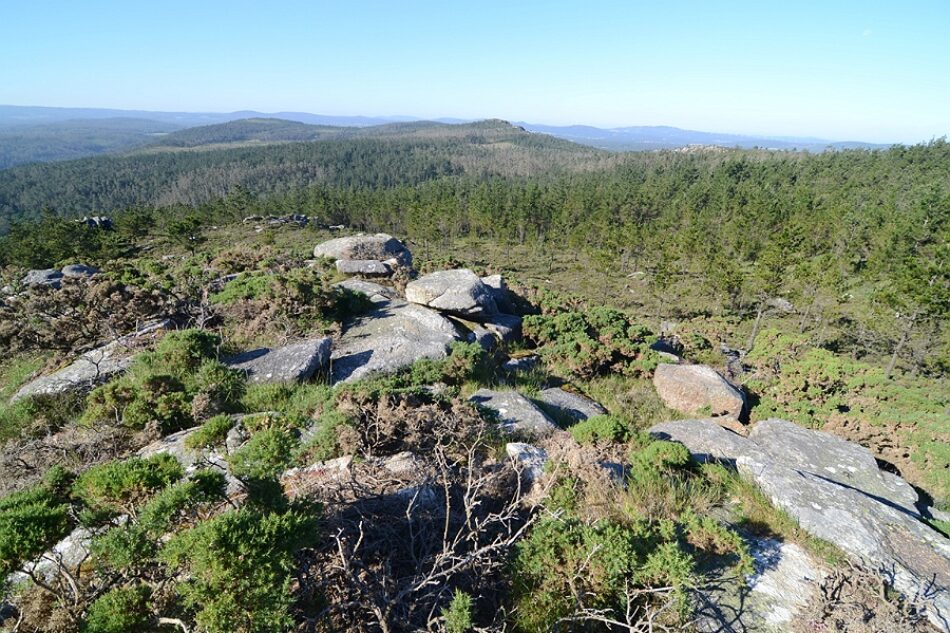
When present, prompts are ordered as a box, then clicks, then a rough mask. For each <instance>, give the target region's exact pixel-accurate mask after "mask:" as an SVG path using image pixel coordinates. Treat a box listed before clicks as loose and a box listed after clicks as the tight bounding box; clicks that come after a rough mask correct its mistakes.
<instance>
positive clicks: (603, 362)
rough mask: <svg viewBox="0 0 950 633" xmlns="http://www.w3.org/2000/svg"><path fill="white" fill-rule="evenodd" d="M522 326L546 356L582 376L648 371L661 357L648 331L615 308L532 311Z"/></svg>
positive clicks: (555, 364) (526, 335)
mask: <svg viewBox="0 0 950 633" xmlns="http://www.w3.org/2000/svg"><path fill="white" fill-rule="evenodd" d="M522 328H523V331H524V336H525V338H526V339H527V340H528V341H529V342H531V343H533V344H534V345H536V346H537V352H538V354H539V355H540V356H541V358H542V359H544V360H545V361H546V362H548V363H550V364H552V365H554V366H555V367H558V368H562V369H563V370H565V371H567V372H570V373H573V374H575V375H577V376H580V377H582V378H591V377H593V376H596V375H598V374H604V373H611V372H612V373H620V374H625V375H649V374H651V373H652V372H653V370H654V369H655V368H656V365H657V362H658V361H659V357H658V356H657V355H656V353H655V352H654V351H653V350H651V349H650V342H651V341H652V338H653V337H652V336H651V334H650V331H649V330H647V329H646V328H644V327H642V326H639V325H637V324H635V323H634V322H633V321H632V319H631V317H630V316H629V315H628V314H626V313H625V312H621V311H619V310H614V309H612V308H605V307H596V308H590V309H588V310H585V311H583V312H559V313H555V314H551V315H530V316H526V317H525V318H524V322H523V325H522Z"/></svg>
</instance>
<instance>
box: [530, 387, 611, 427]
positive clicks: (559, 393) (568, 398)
mask: <svg viewBox="0 0 950 633" xmlns="http://www.w3.org/2000/svg"><path fill="white" fill-rule="evenodd" d="M537 399H538V400H540V401H541V402H543V403H544V404H546V405H548V406H549V407H551V409H553V410H555V411H557V413H558V415H562V416H564V417H566V418H570V419H571V420H574V421H576V422H579V421H581V420H586V419H587V418H590V417H593V416H595V415H604V414H605V413H607V410H606V409H604V408H603V407H602V406H600V405H599V404H597V403H596V402H594V401H593V400H591V399H590V398H587V397H585V396H582V395H580V394H578V393H573V392H571V391H565V390H564V389H561V388H559V387H552V388H550V389H544V390H542V391H540V392H538V397H537Z"/></svg>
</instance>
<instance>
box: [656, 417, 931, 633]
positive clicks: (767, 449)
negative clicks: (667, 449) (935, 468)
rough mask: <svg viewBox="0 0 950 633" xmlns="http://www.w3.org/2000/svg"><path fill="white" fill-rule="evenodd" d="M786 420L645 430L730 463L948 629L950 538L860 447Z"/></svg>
mask: <svg viewBox="0 0 950 633" xmlns="http://www.w3.org/2000/svg"><path fill="white" fill-rule="evenodd" d="M760 426H761V427H762V428H761V429H759V427H760ZM792 426H794V425H793V424H792V423H791V422H785V421H782V420H767V421H765V422H760V423H759V424H758V425H757V426H756V428H754V429H753V430H752V432H751V433H750V436H749V437H748V438H744V437H741V436H739V435H737V434H735V433H732V432H730V431H727V430H726V429H724V428H722V427H720V426H719V425H717V424H716V423H715V422H713V421H710V420H685V421H677V422H666V423H663V424H658V425H656V426H654V427H653V428H651V429H650V433H651V434H653V435H654V436H656V437H660V438H664V439H671V440H674V441H677V442H680V443H682V444H683V445H684V446H686V448H688V449H689V451H690V453H692V454H693V455H694V456H695V457H696V458H697V459H699V460H704V459H711V458H715V459H718V460H722V461H726V462H731V463H734V464H736V466H737V468H738V470H739V473H740V474H741V475H742V476H743V477H745V478H747V479H749V480H751V481H753V482H754V483H756V484H757V485H758V486H759V488H761V490H762V491H763V493H765V495H766V496H767V497H768V498H769V499H770V500H771V501H772V503H773V504H775V505H776V506H777V507H779V508H781V509H783V510H785V511H786V512H787V513H788V514H789V515H790V516H791V517H792V518H794V519H795V520H796V521H797V522H798V523H799V525H801V527H802V528H803V529H804V530H805V531H807V532H808V533H809V534H811V535H813V536H815V537H817V538H820V539H823V540H825V541H828V542H830V543H833V544H834V545H836V546H837V547H839V548H840V549H841V550H843V551H844V552H846V553H848V554H849V555H851V556H854V557H855V558H857V559H860V560H862V561H864V563H865V564H866V565H868V566H870V567H871V568H873V569H876V570H878V571H879V573H881V574H882V575H883V576H884V578H886V579H887V581H888V582H889V583H890V584H892V585H893V586H894V588H896V589H897V590H898V591H900V592H902V593H903V594H905V595H907V596H910V597H913V598H915V599H916V600H918V601H919V602H920V604H921V605H922V606H923V607H924V609H925V613H926V615H927V618H928V619H929V620H930V622H931V623H932V624H934V626H936V627H937V628H938V629H940V630H942V631H950V539H947V538H946V537H944V536H943V535H941V534H940V533H938V532H936V531H935V530H933V529H932V528H931V527H930V526H928V525H927V524H925V523H923V522H922V521H921V520H920V516H919V515H918V514H917V512H916V509H915V508H913V507H912V506H911V505H909V502H910V494H909V491H908V490H907V488H906V487H905V486H906V484H905V483H903V482H899V481H897V478H896V477H891V476H888V475H886V473H881V472H880V470H879V469H878V468H877V465H876V463H875V462H874V460H873V458H872V457H871V456H870V453H868V452H867V451H866V450H865V449H862V448H861V447H859V446H857V445H851V446H845V445H846V444H848V442H844V440H841V439H839V438H835V437H832V436H830V435H828V434H826V433H821V432H819V431H808V430H805V429H793V428H791V427H792ZM869 458H870V459H869Z"/></svg>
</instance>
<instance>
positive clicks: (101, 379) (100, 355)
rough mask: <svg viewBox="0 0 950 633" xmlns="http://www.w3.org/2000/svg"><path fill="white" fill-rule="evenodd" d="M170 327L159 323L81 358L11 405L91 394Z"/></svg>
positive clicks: (31, 385) (33, 384) (28, 387)
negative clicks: (72, 393)
mask: <svg viewBox="0 0 950 633" xmlns="http://www.w3.org/2000/svg"><path fill="white" fill-rule="evenodd" d="M170 326H171V321H159V322H157V323H153V324H150V325H148V326H146V327H144V328H142V329H141V330H138V331H137V332H134V333H132V334H128V335H126V336H123V337H121V338H119V339H117V340H115V341H113V342H111V343H109V344H107V345H103V346H102V347H99V348H96V349H94V350H91V351H89V352H86V353H85V354H83V355H81V356H80V357H79V358H77V359H76V360H75V361H73V362H72V363H70V364H69V365H67V366H65V367H63V368H62V369H59V370H57V371H55V372H53V373H51V374H47V375H45V376H40V377H39V378H36V379H34V380H31V381H30V382H28V383H26V384H25V385H23V386H22V387H20V389H19V390H18V391H17V392H16V393H15V394H13V397H12V398H11V399H10V402H16V401H17V400H20V399H21V398H27V397H30V396H38V395H55V394H60V393H65V392H67V391H88V390H90V389H92V388H93V387H95V386H97V385H100V384H102V383H105V382H108V381H109V380H111V379H112V378H113V377H115V376H116V375H118V374H120V373H122V372H124V371H125V370H126V369H128V368H129V366H130V365H131V364H132V361H133V360H134V359H135V351H136V350H137V349H139V348H140V347H141V345H142V344H143V343H145V342H146V341H147V340H148V339H149V338H150V337H151V335H153V334H155V333H156V332H158V331H160V330H164V329H166V328H168V327H170Z"/></svg>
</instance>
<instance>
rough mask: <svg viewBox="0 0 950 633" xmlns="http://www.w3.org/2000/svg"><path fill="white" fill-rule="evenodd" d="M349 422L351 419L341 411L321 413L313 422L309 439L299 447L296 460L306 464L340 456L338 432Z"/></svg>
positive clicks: (300, 463) (298, 462) (295, 455)
mask: <svg viewBox="0 0 950 633" xmlns="http://www.w3.org/2000/svg"><path fill="white" fill-rule="evenodd" d="M348 424H350V419H349V418H348V417H347V416H346V414H344V413H342V412H340V411H336V410H331V411H328V412H326V413H324V414H323V415H321V416H320V417H319V418H318V419H317V420H316V421H315V422H314V423H313V427H312V428H311V429H310V437H309V439H308V440H307V441H306V442H304V443H303V444H301V445H300V446H299V447H298V448H297V450H296V452H295V454H294V462H295V463H297V464H299V465H301V466H304V465H308V464H313V463H315V462H323V461H326V460H328V459H333V458H334V457H339V455H340V444H339V435H338V433H339V430H340V428H341V427H344V426H346V425H348Z"/></svg>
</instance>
